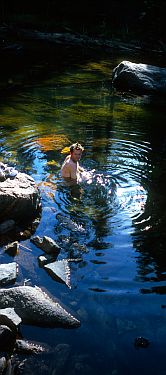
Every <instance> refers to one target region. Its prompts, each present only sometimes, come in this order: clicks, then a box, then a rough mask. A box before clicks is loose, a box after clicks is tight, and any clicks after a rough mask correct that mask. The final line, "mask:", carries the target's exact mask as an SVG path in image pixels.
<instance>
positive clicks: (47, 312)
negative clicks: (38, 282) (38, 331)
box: [0, 286, 80, 328]
mask: <svg viewBox="0 0 166 375" xmlns="http://www.w3.org/2000/svg"><path fill="white" fill-rule="evenodd" d="M6 307H14V309H15V311H16V313H17V314H18V315H19V316H20V318H21V319H22V321H23V323H28V324H34V325H38V326H43V327H56V326H60V327H73V328H74V327H79V326H80V322H79V320H78V319H76V318H75V317H74V316H72V315H71V314H70V313H69V312H67V311H66V310H65V309H64V308H63V307H62V306H61V305H60V304H59V302H57V301H56V300H53V299H52V298H50V297H49V296H48V295H47V294H46V293H45V292H43V291H42V290H41V289H40V288H38V287H30V286H18V287H14V288H8V289H0V308H1V309H2V308H6Z"/></svg>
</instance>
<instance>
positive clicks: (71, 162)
mask: <svg viewBox="0 0 166 375" xmlns="http://www.w3.org/2000/svg"><path fill="white" fill-rule="evenodd" d="M83 151H84V148H83V147H82V146H81V145H80V143H78V142H77V143H73V144H72V145H71V146H70V155H68V156H67V157H66V159H65V161H64V163H63V165H62V168H61V175H62V177H63V178H65V179H70V180H75V181H76V182H77V181H79V179H80V178H81V174H82V173H83V172H84V169H83V168H82V167H80V165H79V161H80V159H81V156H82V152H83Z"/></svg>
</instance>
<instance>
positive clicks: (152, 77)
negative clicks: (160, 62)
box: [112, 61, 166, 95]
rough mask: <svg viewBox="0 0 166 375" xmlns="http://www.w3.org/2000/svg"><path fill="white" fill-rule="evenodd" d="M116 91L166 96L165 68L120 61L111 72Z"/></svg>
mask: <svg viewBox="0 0 166 375" xmlns="http://www.w3.org/2000/svg"><path fill="white" fill-rule="evenodd" d="M112 84H113V86H114V87H115V88H117V89H118V90H123V91H131V92H135V93H140V94H141V93H142V94H164V95H165V94H166V68H160V67H158V66H153V65H147V64H136V63H132V62H130V61H122V62H121V63H120V64H119V65H118V66H117V67H115V68H114V69H113V72H112Z"/></svg>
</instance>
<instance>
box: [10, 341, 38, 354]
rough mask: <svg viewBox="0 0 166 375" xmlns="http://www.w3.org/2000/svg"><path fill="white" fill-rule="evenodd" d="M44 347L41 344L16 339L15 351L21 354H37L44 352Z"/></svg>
mask: <svg viewBox="0 0 166 375" xmlns="http://www.w3.org/2000/svg"><path fill="white" fill-rule="evenodd" d="M44 351H45V349H44V347H42V346H41V345H37V344H33V343H32V342H29V341H27V340H16V343H15V352H17V353H21V354H23V353H24V354H38V353H41V352H44Z"/></svg>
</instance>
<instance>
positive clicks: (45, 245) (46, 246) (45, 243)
mask: <svg viewBox="0 0 166 375" xmlns="http://www.w3.org/2000/svg"><path fill="white" fill-rule="evenodd" d="M31 242H33V243H34V245H36V246H37V247H39V248H40V249H42V250H43V251H45V252H46V253H47V254H56V255H58V254H59V251H60V247H59V245H58V244H57V243H56V242H55V241H54V240H53V239H52V238H51V237H47V236H44V237H39V236H36V237H32V238H31Z"/></svg>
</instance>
